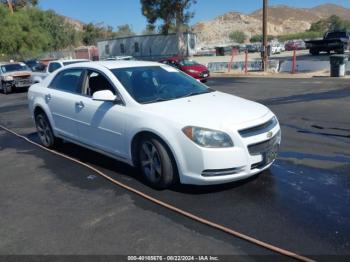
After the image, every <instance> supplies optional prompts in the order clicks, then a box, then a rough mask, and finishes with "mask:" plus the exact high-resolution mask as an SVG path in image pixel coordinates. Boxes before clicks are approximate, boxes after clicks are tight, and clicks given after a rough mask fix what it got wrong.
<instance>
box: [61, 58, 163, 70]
mask: <svg viewBox="0 0 350 262" xmlns="http://www.w3.org/2000/svg"><path fill="white" fill-rule="evenodd" d="M94 66H103V67H106V68H108V69H117V68H129V67H143V66H164V65H163V64H160V63H157V62H149V61H129V60H112V61H91V62H83V63H78V64H72V65H69V66H67V67H65V68H72V67H94Z"/></svg>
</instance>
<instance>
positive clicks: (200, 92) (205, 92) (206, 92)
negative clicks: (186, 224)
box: [179, 88, 215, 98]
mask: <svg viewBox="0 0 350 262" xmlns="http://www.w3.org/2000/svg"><path fill="white" fill-rule="evenodd" d="M211 92H215V90H214V89H211V88H208V89H207V90H205V91H197V92H190V93H188V94H186V95H184V96H182V97H189V96H196V95H202V94H208V93H211ZM182 97H179V98H182Z"/></svg>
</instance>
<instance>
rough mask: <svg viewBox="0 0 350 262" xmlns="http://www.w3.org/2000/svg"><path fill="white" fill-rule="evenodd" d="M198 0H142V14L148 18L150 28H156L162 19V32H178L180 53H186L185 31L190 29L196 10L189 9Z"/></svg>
mask: <svg viewBox="0 0 350 262" xmlns="http://www.w3.org/2000/svg"><path fill="white" fill-rule="evenodd" d="M196 3H197V0H141V6H142V9H141V11H142V14H143V15H144V16H145V17H146V18H147V22H148V29H149V30H152V31H153V30H154V29H155V27H156V26H155V25H156V23H157V22H158V20H161V21H162V23H161V25H160V30H159V31H160V32H161V33H163V34H168V33H170V32H176V34H177V38H178V50H179V55H184V53H185V44H184V36H183V32H184V31H186V30H188V29H189V26H188V23H189V21H190V19H191V18H193V16H194V12H191V11H188V9H189V8H190V7H191V5H192V4H196Z"/></svg>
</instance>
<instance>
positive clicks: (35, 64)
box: [23, 59, 46, 72]
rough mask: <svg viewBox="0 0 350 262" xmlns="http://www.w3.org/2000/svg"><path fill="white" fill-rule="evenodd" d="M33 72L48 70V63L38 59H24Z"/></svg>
mask: <svg viewBox="0 0 350 262" xmlns="http://www.w3.org/2000/svg"><path fill="white" fill-rule="evenodd" d="M23 63H25V64H26V65H27V66H28V67H29V68H30V69H31V70H32V71H33V72H44V71H45V70H46V65H44V64H43V63H40V62H39V61H38V60H36V59H32V60H26V61H23Z"/></svg>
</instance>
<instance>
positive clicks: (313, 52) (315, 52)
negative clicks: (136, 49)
mask: <svg viewBox="0 0 350 262" xmlns="http://www.w3.org/2000/svg"><path fill="white" fill-rule="evenodd" d="M310 54H311V55H319V54H320V51H319V50H315V49H310Z"/></svg>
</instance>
